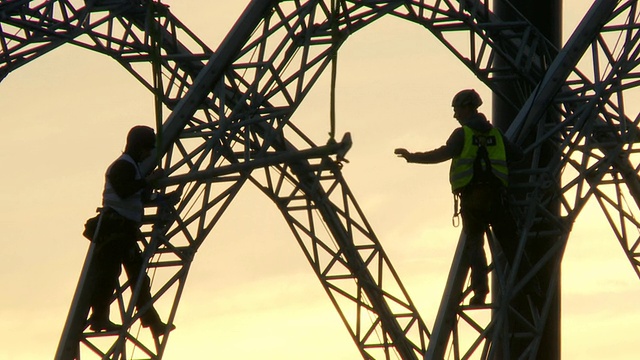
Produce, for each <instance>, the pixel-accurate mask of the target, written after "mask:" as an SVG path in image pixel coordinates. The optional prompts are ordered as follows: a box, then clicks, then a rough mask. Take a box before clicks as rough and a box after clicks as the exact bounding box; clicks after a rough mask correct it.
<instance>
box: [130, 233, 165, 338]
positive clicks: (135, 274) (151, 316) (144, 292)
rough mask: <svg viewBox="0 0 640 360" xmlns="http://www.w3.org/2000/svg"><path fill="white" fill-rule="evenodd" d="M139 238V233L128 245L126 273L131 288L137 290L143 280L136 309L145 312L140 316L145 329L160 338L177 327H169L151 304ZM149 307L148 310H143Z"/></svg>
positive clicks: (149, 288)
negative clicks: (138, 284) (148, 329)
mask: <svg viewBox="0 0 640 360" xmlns="http://www.w3.org/2000/svg"><path fill="white" fill-rule="evenodd" d="M137 237H138V231H137V229H136V232H135V234H134V235H132V237H131V241H130V242H129V245H128V250H127V254H126V255H127V256H126V257H125V260H124V262H123V265H124V268H125V271H126V272H127V276H128V278H129V282H131V287H132V288H136V287H138V286H137V282H138V280H141V281H142V282H141V283H140V286H139V293H138V299H137V301H136V307H137V308H138V311H143V312H142V313H141V315H140V322H141V323H142V325H143V326H144V327H149V328H151V332H152V333H153V335H154V336H156V337H157V336H160V335H163V334H165V333H166V331H167V330H169V331H171V330H173V329H174V328H175V326H173V325H172V326H171V327H169V326H167V324H165V323H164V322H163V321H162V320H161V319H160V316H159V315H158V312H157V311H156V309H155V308H154V307H153V304H151V302H152V300H151V280H150V279H149V276H148V275H147V274H146V273H145V274H142V276H140V274H141V272H142V268H143V264H144V258H143V256H142V252H141V251H140V248H139V247H138V245H137V240H136V239H137ZM145 307H147V309H146V310H142V309H144V308H145Z"/></svg>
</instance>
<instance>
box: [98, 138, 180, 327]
mask: <svg viewBox="0 0 640 360" xmlns="http://www.w3.org/2000/svg"><path fill="white" fill-rule="evenodd" d="M154 147H155V133H154V131H153V129H152V128H150V127H147V126H136V127H134V128H132V129H131V130H130V131H129V134H128V136H127V145H126V148H125V151H124V153H123V154H122V155H121V156H120V157H119V158H118V159H116V161H114V162H113V163H112V164H111V166H109V168H108V170H107V172H106V175H105V188H104V192H103V210H102V215H101V216H102V219H101V225H100V229H99V231H98V234H97V236H95V240H94V241H95V242H96V246H95V250H94V255H93V258H92V265H91V268H92V269H93V270H92V271H91V272H90V276H89V281H90V282H91V284H92V286H93V291H92V295H91V308H92V315H91V317H90V318H89V326H90V328H91V329H92V330H94V331H117V330H119V329H120V325H116V324H114V323H113V322H111V321H110V320H109V307H110V305H111V298H112V296H113V293H114V290H115V288H116V286H117V284H118V278H119V276H120V273H121V266H123V267H124V269H125V271H126V273H127V277H128V279H129V282H130V286H131V288H132V289H133V288H135V287H136V285H137V280H138V277H139V276H138V275H139V274H140V272H141V270H142V267H143V257H142V253H141V251H140V248H139V246H138V240H140V239H142V233H141V232H140V226H141V223H142V217H143V215H144V203H145V201H146V200H149V194H150V189H149V187H150V186H149V185H150V184H151V183H152V182H154V181H156V180H158V179H159V178H160V177H162V176H163V171H162V170H161V169H158V170H156V171H154V172H152V173H151V174H150V175H147V176H143V174H141V173H140V169H139V164H140V163H141V162H142V161H143V160H145V159H146V158H148V157H149V156H150V154H151V152H152V150H153V148H154ZM139 288H140V292H139V294H138V299H137V301H136V307H137V308H138V311H140V312H141V316H140V320H141V322H142V325H143V326H144V327H149V328H150V329H151V332H152V334H153V335H154V336H155V337H158V336H160V335H163V334H165V333H166V332H167V331H171V330H173V329H174V328H175V327H174V326H173V325H170V326H169V325H167V324H165V323H164V322H162V321H161V320H160V317H159V315H158V313H157V311H156V310H155V308H154V307H153V305H152V304H151V291H150V280H149V277H148V276H147V275H146V274H145V275H143V276H142V283H141V284H140V286H139ZM147 305H148V308H147V309H146V310H142V309H143V308H144V307H145V306H147Z"/></svg>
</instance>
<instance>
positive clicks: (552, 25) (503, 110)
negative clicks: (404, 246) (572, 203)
mask: <svg viewBox="0 0 640 360" xmlns="http://www.w3.org/2000/svg"><path fill="white" fill-rule="evenodd" d="M510 2H511V5H510V4H509V3H508V2H507V1H506V0H496V1H495V3H494V6H495V9H494V12H495V13H496V14H497V15H498V16H499V17H500V18H502V19H503V20H509V19H514V18H516V17H515V15H514V7H515V11H518V12H520V13H521V14H522V15H524V17H526V18H527V19H528V20H529V21H530V22H531V23H532V24H533V25H534V26H536V27H537V28H538V29H539V30H540V32H541V33H542V34H544V36H545V37H546V38H547V39H548V40H549V41H550V42H551V43H552V44H553V45H555V46H556V48H558V49H560V47H561V45H562V44H561V41H562V38H561V37H562V0H511V1H510ZM497 62H498V63H499V62H501V59H498V60H497ZM505 65H506V64H505ZM549 65H550V64H545V66H547V67H548V66H549ZM501 84H502V85H501V86H505V87H508V86H509V85H507V83H504V82H502V83H501ZM520 91H522V89H520ZM525 91H526V90H525ZM532 91H533V89H528V93H519V92H518V89H505V91H503V93H505V94H512V96H513V97H514V99H511V100H512V101H513V102H514V103H516V104H518V103H519V104H522V103H523V101H522V99H523V97H524V98H525V99H526V98H528V97H529V95H531V92H532ZM518 110H519V109H513V107H511V106H509V105H508V104H507V103H506V102H505V101H504V100H503V99H500V98H498V97H497V96H494V97H493V122H494V124H495V125H496V126H497V127H499V128H500V129H502V130H503V131H506V130H507V128H508V127H509V125H510V124H511V122H512V120H513V119H514V118H515V117H516V115H517V111H518ZM547 116H548V115H547ZM555 120H556V121H557V120H558V119H555ZM540 121H554V119H547V118H541V119H540ZM549 146H551V145H549ZM547 153H548V154H552V153H554V151H553V149H552V148H550V147H549V151H548V152H547ZM549 161H551V155H546V156H544V157H543V159H542V164H541V165H542V166H544V164H545V163H548V162H549ZM522 166H525V167H526V166H528V162H527V161H525V163H524V164H523V165H522ZM514 180H515V182H517V181H518V179H514ZM515 196H516V197H518V198H522V197H523V196H524V194H517V193H516V194H515ZM558 205H559V204H557V203H556V204H554V205H551V206H550V209H548V210H549V211H551V212H552V213H555V214H559V206H558ZM556 240H557V239H556V237H553V236H551V237H542V238H538V239H537V241H536V243H535V246H528V247H527V248H526V249H525V253H526V256H527V257H528V258H529V259H530V260H531V262H532V263H536V262H537V259H539V258H540V257H541V256H542V255H543V254H544V253H545V250H546V249H548V248H549V247H551V246H552V245H553V243H554V242H555V241H556ZM558 256H561V254H560V255H558ZM559 261H561V259H560V258H557V259H554V260H553V261H550V262H549V263H548V265H546V266H545V269H543V270H542V271H541V272H540V276H539V279H538V280H539V281H540V287H541V288H542V289H549V285H550V284H555V285H554V286H553V288H552V289H555V290H551V289H550V292H552V293H555V294H554V295H553V298H552V303H551V309H550V312H549V317H548V320H547V322H546V326H545V329H544V333H543V335H542V340H541V343H540V346H539V351H538V355H537V359H545V360H555V359H560V333H561V331H560V288H561V285H560V273H559V272H557V273H555V274H554V269H553V268H554V265H555V264H557V262H559ZM542 295H543V296H542V299H539V300H537V301H536V302H537V304H536V305H537V307H538V309H541V308H542V306H543V304H544V301H545V299H546V298H547V295H550V294H542ZM512 306H514V307H516V308H519V309H523V310H526V308H527V307H529V306H530V305H529V303H528V299H527V296H526V293H525V294H523V295H521V296H519V297H517V298H516V299H515V300H514V302H513V303H512ZM511 331H517V329H512V330H511ZM523 346H525V345H524V344H519V343H518V342H517V340H516V339H515V338H514V339H513V341H512V343H511V353H512V354H514V353H515V354H519V353H522V352H523V350H524V349H520V347H523Z"/></svg>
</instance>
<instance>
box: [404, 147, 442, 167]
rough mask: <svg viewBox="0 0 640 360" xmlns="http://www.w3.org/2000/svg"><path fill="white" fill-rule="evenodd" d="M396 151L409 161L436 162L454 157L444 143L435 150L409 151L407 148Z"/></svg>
mask: <svg viewBox="0 0 640 360" xmlns="http://www.w3.org/2000/svg"><path fill="white" fill-rule="evenodd" d="M395 153H396V154H397V155H398V156H400V157H403V158H404V159H405V160H407V162H410V163H420V164H436V163H440V162H443V161H447V160H449V159H451V158H453V155H452V154H451V150H450V149H449V148H448V147H447V146H446V145H443V146H441V147H439V148H437V149H435V150H431V151H425V152H414V153H412V152H409V151H408V150H407V149H402V148H401V149H396V150H395Z"/></svg>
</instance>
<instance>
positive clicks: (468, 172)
mask: <svg viewBox="0 0 640 360" xmlns="http://www.w3.org/2000/svg"><path fill="white" fill-rule="evenodd" d="M462 129H463V130H464V147H463V148H462V152H461V153H460V155H459V156H456V157H454V158H453V160H452V162H451V170H450V172H449V181H450V182H451V190H452V191H453V192H458V191H460V190H461V189H462V188H463V187H465V186H466V185H468V184H469V183H470V182H471V179H472V178H473V170H474V169H473V165H474V162H475V160H476V155H477V154H478V149H480V147H481V146H484V147H485V148H486V149H487V153H488V155H489V161H490V163H491V172H492V173H493V175H494V176H495V177H496V178H497V179H498V180H500V182H501V183H502V185H504V186H507V185H508V183H509V169H508V168H507V152H506V150H505V146H504V139H503V138H502V134H501V133H500V131H499V130H498V129H496V128H492V129H491V130H489V131H487V132H480V131H476V130H473V129H472V128H470V127H468V126H462Z"/></svg>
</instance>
